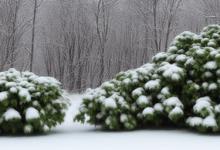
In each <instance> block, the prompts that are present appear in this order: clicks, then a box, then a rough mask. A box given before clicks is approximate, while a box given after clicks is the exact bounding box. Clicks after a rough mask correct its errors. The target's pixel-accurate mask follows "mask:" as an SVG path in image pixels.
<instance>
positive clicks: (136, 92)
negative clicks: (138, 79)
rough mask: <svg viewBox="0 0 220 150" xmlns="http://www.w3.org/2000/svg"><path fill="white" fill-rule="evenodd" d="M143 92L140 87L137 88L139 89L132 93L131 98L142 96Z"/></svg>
mask: <svg viewBox="0 0 220 150" xmlns="http://www.w3.org/2000/svg"><path fill="white" fill-rule="evenodd" d="M143 92H144V89H143V88H142V87H139V88H137V89H135V90H133V91H132V96H133V97H135V96H140V95H142V94H143Z"/></svg>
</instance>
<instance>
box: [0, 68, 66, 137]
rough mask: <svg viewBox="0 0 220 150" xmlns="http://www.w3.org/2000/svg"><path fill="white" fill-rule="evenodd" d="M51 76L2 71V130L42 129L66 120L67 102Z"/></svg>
mask: <svg viewBox="0 0 220 150" xmlns="http://www.w3.org/2000/svg"><path fill="white" fill-rule="evenodd" d="M61 94H62V91H61V89H60V83H59V82H58V81H57V80H56V79H54V78H51V77H40V76H37V75H35V74H33V73H31V72H19V71H16V70H15V69H9V70H8V71H5V72H0V133H6V134H11V133H12V134H17V133H25V134H29V133H39V132H45V131H47V130H49V129H50V128H51V127H54V126H56V125H57V124H58V123H61V122H62V121H63V120H64V115H65V113H64V110H65V108H66V102H65V101H64V100H63V99H62V98H61V97H62V96H61Z"/></svg>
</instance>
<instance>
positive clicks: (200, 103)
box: [193, 97, 211, 112]
mask: <svg viewBox="0 0 220 150" xmlns="http://www.w3.org/2000/svg"><path fill="white" fill-rule="evenodd" d="M210 101H211V100H210V98H209V97H202V98H199V99H198V100H196V104H195V105H194V106H193V110H194V111H195V112H200V111H201V110H202V109H204V108H206V109H209V108H210V107H211V104H210Z"/></svg>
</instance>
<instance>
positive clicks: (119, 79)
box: [75, 25, 220, 132]
mask: <svg viewBox="0 0 220 150" xmlns="http://www.w3.org/2000/svg"><path fill="white" fill-rule="evenodd" d="M75 120H76V121H80V122H82V123H84V122H88V123H90V124H94V125H99V126H101V127H103V128H105V129H109V130H133V129H137V128H147V127H149V126H159V127H163V126H167V125H168V126H169V125H172V126H178V127H188V128H192V129H196V130H198V131H200V132H219V131H220V26H219V25H210V26H207V27H205V28H204V29H203V30H202V32H201V33H200V34H194V33H191V32H188V31H187V32H183V33H181V34H180V35H178V36H176V38H175V39H174V40H173V41H172V43H171V45H170V47H169V48H168V50H167V52H161V53H158V54H157V55H155V56H154V57H153V58H152V62H150V63H147V64H145V65H143V66H141V67H140V68H137V69H132V70H128V71H125V72H120V73H119V74H117V75H116V76H115V78H113V79H112V80H110V81H107V82H105V83H103V84H102V85H101V86H100V87H98V88H96V89H90V90H88V91H87V92H86V94H85V96H84V97H83V102H82V104H81V107H80V109H79V113H78V114H77V115H76V117H75Z"/></svg>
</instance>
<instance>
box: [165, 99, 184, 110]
mask: <svg viewBox="0 0 220 150" xmlns="http://www.w3.org/2000/svg"><path fill="white" fill-rule="evenodd" d="M163 105H165V106H179V107H181V108H183V104H182V103H181V101H180V100H179V98H178V97H170V98H168V99H166V100H165V101H164V102H163Z"/></svg>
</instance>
